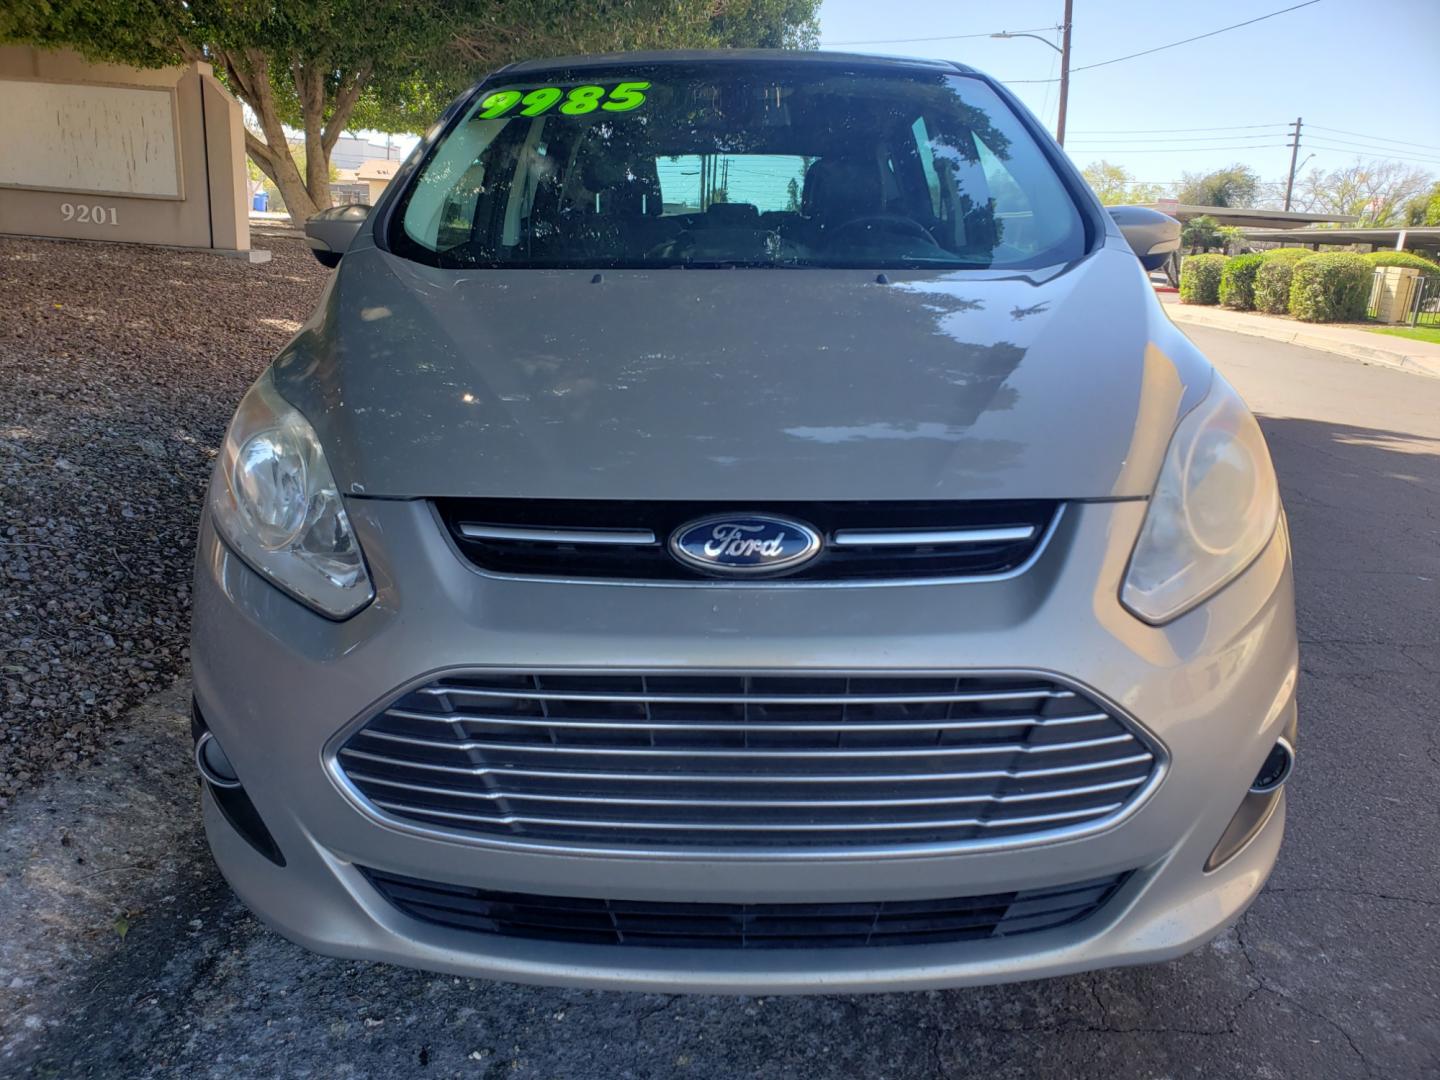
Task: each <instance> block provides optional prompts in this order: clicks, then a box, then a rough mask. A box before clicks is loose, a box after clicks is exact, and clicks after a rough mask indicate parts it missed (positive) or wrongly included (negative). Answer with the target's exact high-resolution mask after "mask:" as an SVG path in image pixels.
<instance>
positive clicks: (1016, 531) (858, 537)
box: [830, 525, 1035, 547]
mask: <svg viewBox="0 0 1440 1080" xmlns="http://www.w3.org/2000/svg"><path fill="white" fill-rule="evenodd" d="M1034 535H1035V526H1033V525H1021V526H1016V527H1015V528H1010V529H841V530H840V531H839V532H837V533H836V534H835V535H834V536H833V537H831V539H830V543H831V544H833V545H835V546H836V547H919V546H921V545H934V546H936V547H946V546H948V545H950V544H995V543H1000V542H1003V541H1006V540H1029V539H1030V538H1031V537H1032V536H1034Z"/></svg>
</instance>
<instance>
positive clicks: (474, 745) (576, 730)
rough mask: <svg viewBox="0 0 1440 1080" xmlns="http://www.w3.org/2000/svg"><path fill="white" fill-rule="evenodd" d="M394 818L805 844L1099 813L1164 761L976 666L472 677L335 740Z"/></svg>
mask: <svg viewBox="0 0 1440 1080" xmlns="http://www.w3.org/2000/svg"><path fill="white" fill-rule="evenodd" d="M337 763H338V765H339V767H340V769H341V770H343V772H344V773H345V775H346V777H347V778H348V779H349V781H350V783H351V784H352V785H353V786H354V788H355V789H357V790H358V791H359V793H360V794H361V795H363V796H364V798H365V799H366V800H368V801H369V802H370V803H371V804H372V805H373V807H374V808H375V809H376V810H378V811H379V812H380V813H381V814H383V815H387V816H389V817H392V818H398V819H403V820H405V821H408V822H413V823H416V824H420V825H424V826H429V827H436V828H442V829H447V830H454V831H458V832H461V833H468V834H471V835H474V836H480V837H490V838H497V839H502V840H510V841H515V842H524V843H531V842H541V843H556V844H563V845H568V846H577V845H578V846H590V847H602V848H626V849H633V848H636V847H640V848H646V849H654V848H677V847H678V848H691V849H694V848H700V849H705V850H706V851H710V852H714V851H719V850H722V849H727V848H730V849H740V850H745V851H756V850H762V851H763V849H767V848H768V849H772V850H774V851H778V852H794V851H795V850H796V849H798V848H816V847H821V848H844V849H846V850H853V849H857V848H866V847H872V848H893V847H896V846H902V847H903V846H914V845H937V844H938V845H964V844H967V843H975V842H982V841H987V840H990V839H993V838H997V837H998V838H1009V839H1012V840H1014V839H1019V838H1031V837H1040V836H1047V835H1052V834H1054V833H1056V832H1057V831H1065V832H1074V831H1075V830H1076V828H1077V827H1080V828H1094V827H1098V826H1099V825H1100V824H1102V823H1106V822H1108V821H1110V820H1112V819H1114V818H1115V817H1117V816H1118V815H1120V814H1121V813H1122V812H1123V811H1124V810H1125V809H1126V808H1127V806H1128V804H1130V803H1131V802H1132V801H1133V800H1134V799H1135V798H1136V797H1137V796H1138V794H1139V793H1140V792H1141V791H1142V790H1143V789H1144V788H1145V786H1146V784H1147V781H1148V780H1149V779H1150V777H1151V776H1152V774H1153V772H1154V770H1155V769H1156V764H1157V763H1156V759H1155V756H1154V754H1153V753H1152V752H1151V750H1150V749H1149V747H1147V745H1146V744H1145V743H1144V742H1143V741H1141V739H1140V738H1138V737H1137V735H1136V734H1135V733H1133V732H1132V731H1131V730H1130V729H1129V727H1128V726H1126V725H1125V724H1124V723H1122V722H1121V721H1120V720H1118V719H1117V718H1116V717H1114V716H1112V715H1110V713H1109V712H1107V711H1106V710H1105V709H1104V708H1103V707H1102V706H1100V705H1099V704H1097V703H1096V702H1095V701H1092V700H1091V699H1090V698H1088V697H1086V696H1085V695H1084V694H1082V693H1080V692H1078V691H1076V690H1074V689H1071V688H1069V687H1066V686H1063V685H1061V684H1059V683H1056V682H1053V681H1051V680H1047V679H1044V678H1040V677H1032V676H1023V675H1015V676H988V675H986V676H980V675H960V676H955V675H944V676H919V675H863V674H857V675H833V676H826V675H803V676H790V675H726V674H706V675H701V674H678V675H677V674H633V675H630V674H625V675H622V674H604V675H577V674H558V673H546V674H474V675H462V676H452V677H446V678H443V679H439V680H437V681H435V682H432V683H430V684H429V685H426V686H421V687H419V688H417V689H415V690H412V691H411V692H409V693H407V694H405V695H403V696H402V697H400V698H399V699H398V700H396V701H394V702H393V703H391V704H390V706H389V707H387V708H386V709H385V710H384V711H383V712H381V713H380V714H379V715H377V716H375V717H374V718H372V719H371V720H370V721H369V723H367V724H366V725H365V726H364V727H362V728H360V729H359V730H358V731H356V732H355V734H354V735H352V736H351V737H350V738H349V739H348V740H347V741H346V742H345V743H344V745H343V746H342V747H341V749H340V750H339V753H338V755H337Z"/></svg>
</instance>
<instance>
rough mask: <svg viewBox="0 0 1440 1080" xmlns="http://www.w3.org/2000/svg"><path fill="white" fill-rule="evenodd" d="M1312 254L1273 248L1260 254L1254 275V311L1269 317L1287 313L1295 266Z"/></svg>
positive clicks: (1297, 250)
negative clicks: (1258, 265) (1257, 268)
mask: <svg viewBox="0 0 1440 1080" xmlns="http://www.w3.org/2000/svg"><path fill="white" fill-rule="evenodd" d="M1313 254H1314V252H1312V251H1309V250H1307V249H1305V248H1274V249H1272V250H1270V251H1266V252H1264V253H1262V254H1261V256H1260V269H1259V270H1258V271H1256V273H1255V287H1254V305H1255V310H1256V311H1263V312H1265V313H1266V314H1269V315H1284V314H1285V313H1286V312H1287V311H1289V310H1290V279H1291V277H1292V276H1293V274H1294V271H1295V264H1296V263H1297V262H1299V261H1300V260H1301V259H1308V258H1309V257H1310V256H1311V255H1313Z"/></svg>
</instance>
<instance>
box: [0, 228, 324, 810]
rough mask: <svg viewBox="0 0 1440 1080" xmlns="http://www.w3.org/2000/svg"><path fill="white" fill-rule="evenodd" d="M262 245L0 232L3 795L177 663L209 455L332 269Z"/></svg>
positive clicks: (286, 245) (292, 249)
mask: <svg viewBox="0 0 1440 1080" xmlns="http://www.w3.org/2000/svg"><path fill="white" fill-rule="evenodd" d="M265 246H268V247H269V248H270V249H271V250H272V251H273V253H274V257H273V260H272V261H271V262H269V263H265V264H261V265H254V266H252V265H250V264H248V263H245V262H240V261H238V260H231V259H224V258H218V257H216V256H212V255H203V254H189V253H186V252H180V251H164V250H158V249H153V248H141V247H129V246H125V245H118V244H116V245H100V244H77V243H61V242H56V241H46V240H14V239H5V240H0V296H3V297H4V298H5V302H4V304H3V305H0V806H4V805H6V804H7V802H8V800H9V799H10V798H12V797H13V796H14V795H15V794H16V793H17V792H18V791H19V790H21V789H22V788H24V787H26V786H28V785H30V784H32V783H34V782H36V781H37V780H39V779H41V778H42V777H44V776H45V775H46V774H47V773H48V772H49V771H50V770H51V769H52V768H53V767H55V766H67V765H72V764H75V763H77V762H81V761H86V760H90V759H92V758H93V756H94V755H95V754H96V751H97V750H98V749H99V747H100V746H101V745H102V742H103V738H104V733H105V722H106V721H110V720H113V719H114V718H116V717H118V716H119V715H120V714H121V713H123V712H124V711H126V710H127V709H129V708H130V707H131V706H133V705H134V704H136V703H137V702H138V701H140V700H141V699H142V698H144V697H145V696H146V695H147V694H150V693H152V692H154V691H156V690H159V689H162V688H164V687H166V686H168V685H169V684H170V683H171V681H172V680H173V679H174V677H175V676H176V675H177V674H178V673H179V672H180V671H181V669H182V668H183V666H184V664H185V662H186V655H187V648H186V643H187V638H188V635H189V625H190V621H189V598H190V569H191V556H192V551H193V544H194V536H195V523H196V520H197V517H198V515H199V510H200V502H201V499H202V498H203V495H204V491H205V484H206V480H207V477H208V473H209V470H210V461H211V459H212V458H213V457H214V454H215V451H216V448H217V445H218V443H219V440H220V438H221V437H222V436H223V434H224V427H225V424H226V422H227V420H228V418H229V416H230V413H231V410H232V409H233V407H234V405H235V403H236V402H237V401H238V400H239V398H240V395H241V394H242V393H243V392H244V390H245V388H246V386H248V385H249V383H250V382H251V381H252V380H253V379H254V378H255V377H256V375H258V374H259V372H260V371H261V369H262V368H263V367H264V365H265V363H266V362H267V361H268V360H269V358H270V357H271V356H273V355H274V353H275V351H276V350H277V349H279V347H280V346H281V345H283V344H284V343H285V341H286V340H287V339H288V338H289V336H290V335H291V334H292V333H293V332H294V331H295V330H296V329H297V328H298V326H299V323H300V321H301V320H303V319H304V318H305V317H306V316H307V315H308V314H309V313H310V310H311V309H312V308H313V307H314V304H315V301H316V297H317V296H318V294H319V292H320V287H321V285H322V284H323V283H324V280H325V275H326V273H327V272H326V271H325V269H324V268H322V267H321V266H320V265H319V264H318V263H316V262H315V261H314V260H313V259H312V258H311V257H310V255H309V254H308V252H307V251H306V248H305V246H304V245H303V243H300V242H298V241H295V240H290V239H284V238H274V239H270V238H267V239H266V240H265Z"/></svg>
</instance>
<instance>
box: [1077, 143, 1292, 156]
mask: <svg viewBox="0 0 1440 1080" xmlns="http://www.w3.org/2000/svg"><path fill="white" fill-rule="evenodd" d="M1289 146H1290V144H1289V143H1264V144H1260V145H1256V144H1253V143H1248V144H1242V145H1239V146H1162V147H1158V148H1155V149H1151V148H1146V149H1131V148H1129V147H1109V148H1105V149H1100V148H1097V147H1093V146H1082V147H1078V148H1077V149H1080V150H1084V151H1085V152H1086V153H1087V154H1100V155H1102V156H1104V155H1106V154H1184V153H1193V152H1194V151H1196V150H1272V149H1276V148H1283V149H1289Z"/></svg>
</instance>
